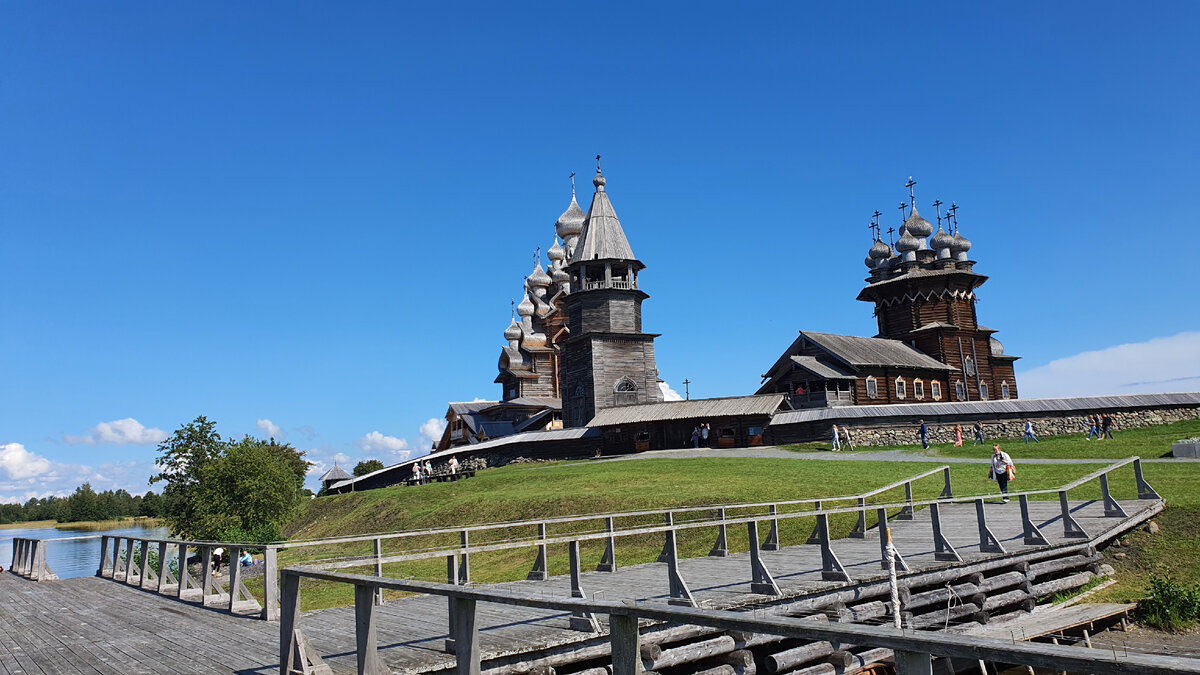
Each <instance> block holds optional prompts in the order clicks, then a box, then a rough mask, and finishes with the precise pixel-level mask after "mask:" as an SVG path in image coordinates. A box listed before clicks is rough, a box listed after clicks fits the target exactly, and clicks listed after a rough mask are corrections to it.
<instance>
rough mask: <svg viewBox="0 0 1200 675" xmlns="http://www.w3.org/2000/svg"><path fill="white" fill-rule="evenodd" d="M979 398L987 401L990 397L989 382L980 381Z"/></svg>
mask: <svg viewBox="0 0 1200 675" xmlns="http://www.w3.org/2000/svg"><path fill="white" fill-rule="evenodd" d="M979 398H980V399H982V400H984V401H986V400H987V399H988V389H987V382H980V383H979Z"/></svg>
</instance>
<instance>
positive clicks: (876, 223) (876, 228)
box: [871, 209, 883, 241]
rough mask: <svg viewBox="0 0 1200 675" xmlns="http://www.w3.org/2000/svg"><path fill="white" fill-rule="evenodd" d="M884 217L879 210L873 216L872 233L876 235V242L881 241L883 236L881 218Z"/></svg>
mask: <svg viewBox="0 0 1200 675" xmlns="http://www.w3.org/2000/svg"><path fill="white" fill-rule="evenodd" d="M882 215H883V214H882V213H880V212H879V210H878V209H876V210H875V213H872V214H871V231H872V232H874V233H875V241H879V240H880V238H881V237H882V235H883V233H882V232H881V231H880V228H879V216H882Z"/></svg>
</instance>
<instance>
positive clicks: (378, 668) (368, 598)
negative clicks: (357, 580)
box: [354, 584, 391, 675]
mask: <svg viewBox="0 0 1200 675" xmlns="http://www.w3.org/2000/svg"><path fill="white" fill-rule="evenodd" d="M375 591H376V589H375V587H373V586H368V585H366V584H355V585H354V641H355V645H356V647H357V655H358V675H381V674H382V673H388V672H391V671H390V670H388V669H387V668H385V667H384V665H383V662H381V661H380V660H379V643H378V640H377V638H376V625H375V624H376V617H375V596H376V593H375Z"/></svg>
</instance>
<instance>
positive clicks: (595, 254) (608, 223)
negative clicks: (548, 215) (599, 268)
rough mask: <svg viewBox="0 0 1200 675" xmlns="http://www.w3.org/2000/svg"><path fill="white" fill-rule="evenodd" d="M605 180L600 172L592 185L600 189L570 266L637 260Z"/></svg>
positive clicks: (585, 222) (593, 199) (598, 171)
mask: <svg viewBox="0 0 1200 675" xmlns="http://www.w3.org/2000/svg"><path fill="white" fill-rule="evenodd" d="M604 182H605V181H604V176H603V175H601V174H600V170H599V169H597V170H596V178H595V179H594V180H593V181H592V183H593V184H594V185H595V186H596V194H595V195H593V196H592V206H591V208H589V209H588V216H587V220H585V221H583V234H581V235H579V242H578V243H577V244H576V245H575V251H574V253H573V254H572V256H571V260H570V262H572V263H575V262H580V261H587V260H597V259H599V260H605V259H608V260H637V258H635V257H634V255H633V249H632V248H630V246H629V240H628V239H626V238H625V230H624V229H622V227H621V221H620V220H618V219H617V212H616V211H614V210H613V206H612V202H610V201H609V200H608V193H607V192H605V191H604Z"/></svg>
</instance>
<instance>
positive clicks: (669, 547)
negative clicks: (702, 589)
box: [663, 528, 696, 607]
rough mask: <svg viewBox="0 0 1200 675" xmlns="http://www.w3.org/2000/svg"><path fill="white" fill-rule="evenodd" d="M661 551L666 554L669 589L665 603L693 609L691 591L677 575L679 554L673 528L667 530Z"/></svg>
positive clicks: (678, 574)
mask: <svg viewBox="0 0 1200 675" xmlns="http://www.w3.org/2000/svg"><path fill="white" fill-rule="evenodd" d="M663 550H664V552H666V554H667V581H668V584H669V586H670V589H671V593H670V597H669V598H668V599H667V602H668V603H670V604H672V605H684V606H687V607H695V606H696V600H695V599H694V598H693V597H692V591H691V590H690V589H688V586H687V582H685V581H684V580H683V576H682V575H681V574H680V573H679V552H678V551H677V550H676V548H675V529H674V528H672V529H670V530H667V543H666V545H665V546H664V547H663Z"/></svg>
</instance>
